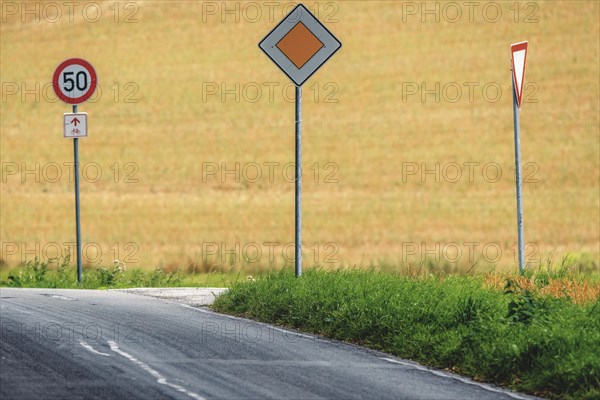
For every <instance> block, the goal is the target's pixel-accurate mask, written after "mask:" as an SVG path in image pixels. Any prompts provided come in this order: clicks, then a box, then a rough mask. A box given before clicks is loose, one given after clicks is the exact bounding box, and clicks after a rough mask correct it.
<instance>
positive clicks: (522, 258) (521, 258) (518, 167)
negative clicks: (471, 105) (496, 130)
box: [511, 73, 525, 274]
mask: <svg viewBox="0 0 600 400" xmlns="http://www.w3.org/2000/svg"><path fill="white" fill-rule="evenodd" d="M511 75H513V74H512V73H511ZM513 114H514V126H515V181H516V185H517V229H518V235H519V273H521V274H523V271H524V270H525V245H524V233H523V196H522V184H521V118H520V111H519V105H518V103H517V90H516V88H515V78H514V75H513Z"/></svg>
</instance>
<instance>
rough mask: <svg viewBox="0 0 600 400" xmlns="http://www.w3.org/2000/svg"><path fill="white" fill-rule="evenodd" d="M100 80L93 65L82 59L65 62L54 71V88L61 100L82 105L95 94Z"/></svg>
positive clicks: (71, 59)
mask: <svg viewBox="0 0 600 400" xmlns="http://www.w3.org/2000/svg"><path fill="white" fill-rule="evenodd" d="M97 83H98V78H97V76H96V71H95V70H94V67H92V65H91V64H90V63H89V62H87V61H85V60H82V59H81V58H70V59H68V60H65V61H63V62H62V63H60V65H59V66H58V67H57V68H56V70H55V71H54V75H53V77H52V86H53V87H54V93H56V95H57V96H58V98H59V99H61V100H62V101H64V102H65V103H68V104H81V103H83V102H84V101H86V100H88V99H89V98H90V97H92V95H93V94H94V91H95V90H96V85H97Z"/></svg>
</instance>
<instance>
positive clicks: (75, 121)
mask: <svg viewBox="0 0 600 400" xmlns="http://www.w3.org/2000/svg"><path fill="white" fill-rule="evenodd" d="M87 117H88V115H87V113H75V114H73V113H69V114H64V121H63V122H64V136H65V137H66V138H80V137H87V135H88V130H87V127H88V121H87V119H88V118H87Z"/></svg>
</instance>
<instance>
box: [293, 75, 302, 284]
mask: <svg viewBox="0 0 600 400" xmlns="http://www.w3.org/2000/svg"><path fill="white" fill-rule="evenodd" d="M295 211H296V219H295V230H296V237H295V240H296V245H295V256H296V257H295V259H296V276H300V275H302V87H301V86H296V204H295Z"/></svg>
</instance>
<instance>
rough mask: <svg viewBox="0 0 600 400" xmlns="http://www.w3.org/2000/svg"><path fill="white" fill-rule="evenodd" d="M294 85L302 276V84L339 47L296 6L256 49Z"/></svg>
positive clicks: (297, 248)
mask: <svg viewBox="0 0 600 400" xmlns="http://www.w3.org/2000/svg"><path fill="white" fill-rule="evenodd" d="M258 46H259V47H260V49H261V50H262V51H264V52H265V54H266V55H267V56H268V57H269V58H270V59H271V60H272V61H273V62H274V63H275V64H276V65H277V66H278V67H279V68H280V69H281V70H282V71H283V72H284V73H285V74H286V75H287V76H288V77H289V78H290V79H291V80H292V82H294V84H295V85H296V154H295V160H296V179H295V191H294V193H295V207H294V210H295V224H294V238H295V249H294V250H295V253H294V254H295V264H296V267H295V271H296V276H300V275H302V84H303V83H304V82H306V80H307V79H308V78H310V77H311V75H312V74H314V73H315V72H316V71H317V70H318V69H319V68H320V67H321V66H322V65H323V64H325V62H326V61H327V60H329V58H330V57H331V56H332V55H333V54H334V53H335V52H336V51H338V50H339V48H340V47H341V46H342V44H341V43H340V41H339V40H337V39H336V38H335V36H333V34H332V33H331V32H329V30H328V29H327V28H325V26H324V25H323V24H321V22H319V20H318V19H317V18H315V16H314V15H312V14H311V12H310V11H308V9H307V8H306V7H304V6H303V5H302V4H298V5H297V6H296V7H295V8H294V9H293V10H292V11H291V12H290V13H289V14H288V15H287V16H286V17H285V18H284V19H283V20H282V21H281V22H280V23H279V24H278V25H277V26H276V27H275V28H273V30H272V31H271V32H269V34H268V35H267V36H265V38H264V39H263V40H262V41H261V42H260V43H259V45H258Z"/></svg>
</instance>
